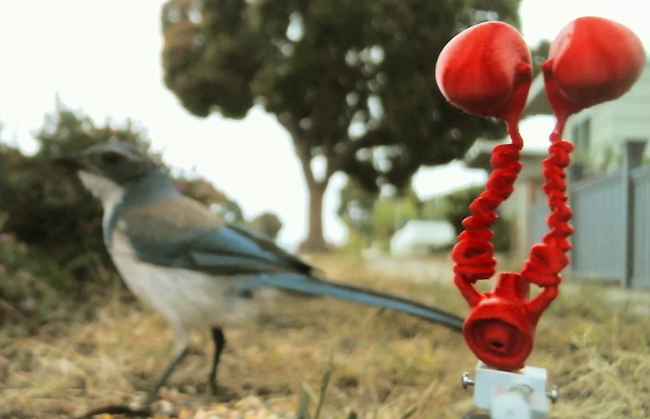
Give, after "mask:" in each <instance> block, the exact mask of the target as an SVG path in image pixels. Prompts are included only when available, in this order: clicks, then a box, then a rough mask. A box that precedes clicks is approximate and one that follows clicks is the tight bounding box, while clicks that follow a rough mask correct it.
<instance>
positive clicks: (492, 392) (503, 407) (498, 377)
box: [461, 361, 558, 419]
mask: <svg viewBox="0 0 650 419" xmlns="http://www.w3.org/2000/svg"><path fill="white" fill-rule="evenodd" d="M547 378H548V374H547V371H546V370H545V369H544V368H537V367H524V368H523V369H521V370H519V371H516V372H510V371H501V370H496V369H493V368H490V367H488V366H487V365H485V364H484V363H483V362H481V361H478V364H477V365H476V378H471V377H470V375H469V373H464V374H463V377H462V381H461V382H462V385H463V388H467V387H469V386H473V387H474V388H475V390H474V404H475V405H476V407H479V408H481V409H486V410H488V411H489V412H490V418H491V419H548V417H549V400H550V401H551V402H552V403H555V402H556V401H557V398H558V391H557V386H553V389H552V390H551V391H550V392H549V393H547V392H546V382H547Z"/></svg>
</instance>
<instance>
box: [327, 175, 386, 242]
mask: <svg viewBox="0 0 650 419" xmlns="http://www.w3.org/2000/svg"><path fill="white" fill-rule="evenodd" d="M376 202H377V193H374V192H369V191H368V190H366V189H364V188H362V187H361V186H360V185H359V182H358V181H356V180H355V179H354V178H350V177H348V180H347V183H346V184H345V186H343V188H341V191H340V193H339V207H338V209H337V211H336V214H337V215H338V216H339V218H340V219H341V221H343V223H344V224H345V226H346V227H347V228H348V233H349V236H350V237H353V238H354V239H356V238H360V239H361V241H362V243H361V246H362V247H367V246H370V244H371V243H372V240H373V237H374V226H373V223H372V211H373V209H374V207H375V203H376Z"/></svg>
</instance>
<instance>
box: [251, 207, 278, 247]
mask: <svg viewBox="0 0 650 419" xmlns="http://www.w3.org/2000/svg"><path fill="white" fill-rule="evenodd" d="M248 227H249V228H250V229H252V230H255V231H257V232H258V233H260V234H262V235H264V236H266V237H268V238H270V239H272V240H276V239H277V238H278V234H279V233H280V230H282V221H280V219H279V218H278V216H277V215H275V214H273V213H271V212H264V213H262V214H260V215H258V216H257V217H255V218H253V220H252V221H251V222H250V223H248Z"/></svg>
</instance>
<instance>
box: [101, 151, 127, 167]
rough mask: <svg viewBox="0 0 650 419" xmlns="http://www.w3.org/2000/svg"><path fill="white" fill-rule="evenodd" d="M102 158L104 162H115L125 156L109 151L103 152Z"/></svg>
mask: <svg viewBox="0 0 650 419" xmlns="http://www.w3.org/2000/svg"><path fill="white" fill-rule="evenodd" d="M100 158H101V159H102V163H104V164H115V163H117V162H119V161H120V160H122V158H123V156H122V155H121V154H120V153H115V152H113V151H109V152H106V153H103V154H102V155H101V157H100Z"/></svg>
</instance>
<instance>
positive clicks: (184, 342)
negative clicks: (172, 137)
mask: <svg viewBox="0 0 650 419" xmlns="http://www.w3.org/2000/svg"><path fill="white" fill-rule="evenodd" d="M55 160H56V161H57V162H59V163H61V164H64V165H65V166H67V167H69V168H72V169H74V170H75V171H77V174H78V176H79V178H80V180H81V182H82V183H83V185H84V186H85V187H86V188H87V189H88V190H89V191H90V192H91V193H92V194H93V195H94V196H95V197H96V198H98V199H99V200H101V203H102V206H103V209H104V215H103V235H104V242H105V244H106V247H107V249H108V252H109V254H110V256H111V258H112V260H113V263H114V264H115V266H116V268H117V270H118V271H119V273H120V275H121V276H122V278H123V279H124V281H125V282H126V284H127V286H128V287H129V289H130V290H131V291H132V292H133V293H134V294H135V295H136V296H137V297H138V298H139V299H141V300H142V301H144V302H145V303H148V304H149V305H150V306H152V307H153V308H154V309H155V310H156V311H157V312H158V313H160V314H161V315H162V316H163V317H164V318H165V319H166V320H167V321H168V322H169V324H170V325H171V327H172V328H173V331H174V343H175V353H174V356H173V358H172V360H171V361H170V362H169V364H168V365H167V367H166V368H165V369H164V370H163V371H162V373H161V374H160V376H159V377H158V378H157V379H156V381H155V383H154V385H153V387H152V388H151V390H150V391H149V392H148V394H147V398H146V399H145V405H146V406H148V405H149V404H151V402H152V401H153V399H154V397H155V396H156V394H157V392H158V390H159V389H160V387H161V386H162V385H163V383H164V382H165V380H166V379H167V378H168V377H169V375H170V374H171V372H172V370H173V369H174V368H175V366H176V365H177V364H178V363H179V361H180V360H181V359H182V358H183V357H184V356H185V354H186V353H187V351H188V348H189V341H190V339H189V338H190V332H191V331H193V330H196V329H201V328H207V329H209V330H211V332H212V340H213V342H214V346H215V351H214V357H213V359H212V367H211V370H210V376H209V385H210V390H211V392H212V394H216V387H217V386H216V381H217V380H216V378H217V366H218V365H219V359H220V357H221V353H222V351H223V348H224V346H225V344H226V339H225V336H224V333H223V328H225V327H228V326H232V325H235V324H237V323H239V322H240V321H242V320H244V319H246V318H248V317H249V316H253V315H257V314H258V313H260V312H262V311H264V310H265V309H266V308H267V307H266V306H265V305H264V304H263V303H264V302H266V301H270V300H276V299H277V298H278V297H280V296H282V295H288V296H293V297H305V296H326V297H332V298H338V299H342V300H349V301H356V302H359V303H362V304H367V305H372V306H377V307H382V308H387V309H391V310H396V311H400V312H403V313H407V314H409V315H412V316H416V317H419V318H421V319H424V320H426V321H429V322H433V323H438V324H441V325H443V326H445V327H447V328H450V329H452V330H454V331H456V332H460V331H461V329H462V324H463V320H464V319H463V318H461V317H459V316H456V315H454V314H450V313H447V312H444V311H441V310H438V309H435V308H432V307H428V306H426V305H424V304H420V303H417V302H413V301H409V300H406V299H403V298H399V297H396V296H392V295H388V294H382V293H379V292H375V291H372V290H369V289H363V288H359V287H354V286H351V285H346V284H341V283H337V282H332V281H329V280H325V279H323V278H320V277H319V276H318V274H317V272H316V271H315V269H314V268H313V267H312V266H310V265H308V264H307V263H305V262H303V261H301V260H299V259H298V258H296V257H294V256H292V255H291V254H289V253H288V252H286V251H284V250H282V249H281V248H279V247H278V246H277V245H275V244H274V243H273V242H272V241H271V240H268V239H266V238H263V237H262V236H259V235H257V234H256V233H253V232H251V231H249V230H247V229H244V228H242V227H238V226H234V225H228V224H227V223H225V222H224V221H223V220H222V219H221V218H220V217H218V216H217V215H216V214H214V213H212V212H211V211H210V210H209V209H208V208H206V207H205V206H203V205H202V204H200V203H199V202H197V201H195V200H193V199H191V198H189V197H186V196H184V195H182V194H181V193H180V192H179V191H178V190H177V188H176V186H175V184H174V182H173V180H172V178H171V177H170V175H169V174H168V172H167V171H166V170H165V169H164V168H163V167H162V166H160V165H159V164H157V163H155V162H154V161H153V160H152V159H151V158H149V156H147V155H146V154H145V153H143V152H141V151H139V150H138V149H137V148H135V147H134V146H132V145H130V144H128V143H124V142H109V143H103V144H99V145H95V146H93V147H90V148H88V149H86V150H84V151H82V152H78V153H74V154H69V155H64V156H61V157H58V158H56V159H55Z"/></svg>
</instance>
